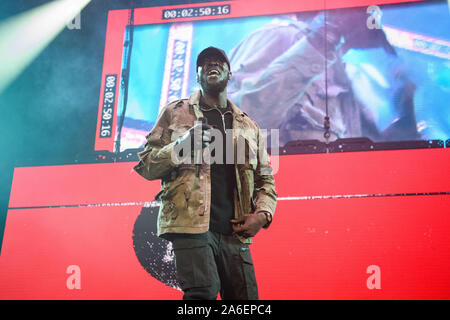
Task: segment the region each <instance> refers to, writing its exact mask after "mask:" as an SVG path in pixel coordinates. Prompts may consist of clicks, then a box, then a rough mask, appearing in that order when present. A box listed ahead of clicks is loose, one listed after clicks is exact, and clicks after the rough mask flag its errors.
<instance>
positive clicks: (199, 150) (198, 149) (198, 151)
mask: <svg viewBox="0 0 450 320" xmlns="http://www.w3.org/2000/svg"><path fill="white" fill-rule="evenodd" d="M195 125H201V126H200V128H201V131H200V143H198V139H196V137H195V135H196V134H197V133H196V132H194V163H195V164H196V167H197V176H198V175H199V173H200V168H201V166H202V155H203V129H204V128H208V127H209V125H208V119H206V118H204V117H198V118H197V120H196V121H195ZM195 142H197V144H196V143H195Z"/></svg>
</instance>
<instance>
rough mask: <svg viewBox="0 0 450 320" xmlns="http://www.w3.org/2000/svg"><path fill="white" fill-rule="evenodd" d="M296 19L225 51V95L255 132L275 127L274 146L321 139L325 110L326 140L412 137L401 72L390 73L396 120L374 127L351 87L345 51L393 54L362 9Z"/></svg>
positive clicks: (409, 95)
mask: <svg viewBox="0 0 450 320" xmlns="http://www.w3.org/2000/svg"><path fill="white" fill-rule="evenodd" d="M296 18H297V19H295V20H293V19H291V20H290V21H289V20H279V21H274V22H273V23H269V24H267V25H266V26H263V27H262V28H260V29H258V30H256V31H255V32H253V33H251V34H250V35H249V36H247V37H246V38H244V39H243V40H242V41H241V42H240V43H239V44H238V45H237V46H236V47H235V48H234V49H233V50H231V51H230V61H231V65H232V66H233V69H232V71H233V80H232V81H231V83H230V85H229V96H230V99H231V100H232V101H233V102H235V103H237V104H238V105H240V107H241V109H242V110H243V111H244V112H246V113H248V114H249V115H250V116H251V117H252V118H253V119H255V120H256V121H258V123H259V125H260V126H261V127H264V128H268V129H269V128H277V129H280V132H279V134H280V142H281V143H282V144H284V143H286V142H288V141H292V140H308V139H317V140H320V141H324V140H325V138H324V118H325V116H326V114H327V110H326V109H327V105H328V115H329V118H330V122H331V126H330V130H329V134H330V136H329V141H333V140H335V139H338V138H350V137H368V138H370V139H371V140H372V141H398V140H415V139H420V136H419V134H418V132H417V125H416V119H415V115H414V105H413V97H414V92H415V89H416V87H415V85H414V84H413V83H412V82H411V81H410V80H408V78H407V76H406V75H405V73H404V72H403V71H401V69H398V70H392V73H395V76H394V79H395V80H394V81H395V86H394V89H393V94H392V100H393V101H392V105H393V107H392V108H393V109H394V110H392V113H393V114H395V115H396V116H395V117H393V119H392V121H391V123H389V125H388V126H386V127H385V128H382V130H381V129H380V128H379V127H377V124H376V122H375V118H374V114H373V112H372V111H373V110H371V109H370V108H368V107H367V106H365V105H364V104H363V103H362V102H360V101H359V100H358V98H357V97H356V95H355V92H354V90H353V89H352V82H351V81H350V79H349V78H348V76H347V73H346V69H345V68H346V65H345V63H344V61H343V59H342V57H343V55H344V54H345V53H346V52H347V51H348V50H349V49H370V48H383V49H384V51H385V52H386V53H387V55H389V56H391V57H394V56H395V55H396V53H395V50H394V48H393V47H392V46H391V45H390V44H389V42H388V41H387V39H386V36H385V34H384V32H383V30H382V29H377V28H373V29H369V28H368V27H367V18H368V15H367V12H366V8H349V9H339V10H330V11H328V12H326V13H325V14H324V13H312V12H306V13H299V14H297V16H296ZM325 65H327V69H326V70H325ZM325 77H326V78H327V79H328V80H327V83H325ZM365 90H371V88H370V87H369V88H367V89H365Z"/></svg>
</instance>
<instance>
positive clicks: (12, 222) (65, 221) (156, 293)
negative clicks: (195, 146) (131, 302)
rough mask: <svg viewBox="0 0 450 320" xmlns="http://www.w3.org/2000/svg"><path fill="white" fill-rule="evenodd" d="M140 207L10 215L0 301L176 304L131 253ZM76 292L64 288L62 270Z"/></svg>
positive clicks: (0, 260)
mask: <svg viewBox="0 0 450 320" xmlns="http://www.w3.org/2000/svg"><path fill="white" fill-rule="evenodd" d="M140 210H141V208H140V207H139V206H121V207H89V208H87V207H83V208H79V207H78V208H52V209H23V210H22V209H21V210H19V209H18V210H9V211H8V216H7V222H6V225H7V226H6V229H5V235H4V244H3V248H2V254H1V257H0V270H1V274H0V288H1V289H0V299H179V298H181V292H180V291H178V290H175V289H172V288H170V287H167V286H165V285H164V284H163V283H161V282H159V281H157V280H156V279H154V278H153V277H152V276H150V274H148V273H147V272H146V271H145V270H144V268H143V267H141V265H140V264H139V261H138V259H137V257H136V255H135V253H134V250H133V240H132V232H133V225H134V223H135V221H136V217H137V215H138V214H139V212H140ZM70 265H77V266H79V267H80V270H81V289H80V290H76V289H73V290H69V289H67V286H66V281H67V278H68V277H69V276H70V275H69V274H67V273H66V270H67V267H68V266H70Z"/></svg>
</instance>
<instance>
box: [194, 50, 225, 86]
mask: <svg viewBox="0 0 450 320" xmlns="http://www.w3.org/2000/svg"><path fill="white" fill-rule="evenodd" d="M230 79H231V72H230V70H229V68H228V64H227V63H226V62H225V61H223V59H222V58H221V57H220V56H216V55H211V56H208V57H206V58H205V59H204V60H203V64H202V65H201V66H199V67H198V69H197V82H198V83H200V85H201V86H202V89H203V90H205V91H207V92H221V91H223V90H224V89H225V88H226V86H227V83H228V81H229V80H230Z"/></svg>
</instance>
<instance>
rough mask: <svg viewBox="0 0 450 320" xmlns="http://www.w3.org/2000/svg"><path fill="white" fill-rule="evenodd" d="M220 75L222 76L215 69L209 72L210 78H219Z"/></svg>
mask: <svg viewBox="0 0 450 320" xmlns="http://www.w3.org/2000/svg"><path fill="white" fill-rule="evenodd" d="M218 75H220V72H219V71H217V70H215V69H213V70H210V71H209V72H208V76H218Z"/></svg>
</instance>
